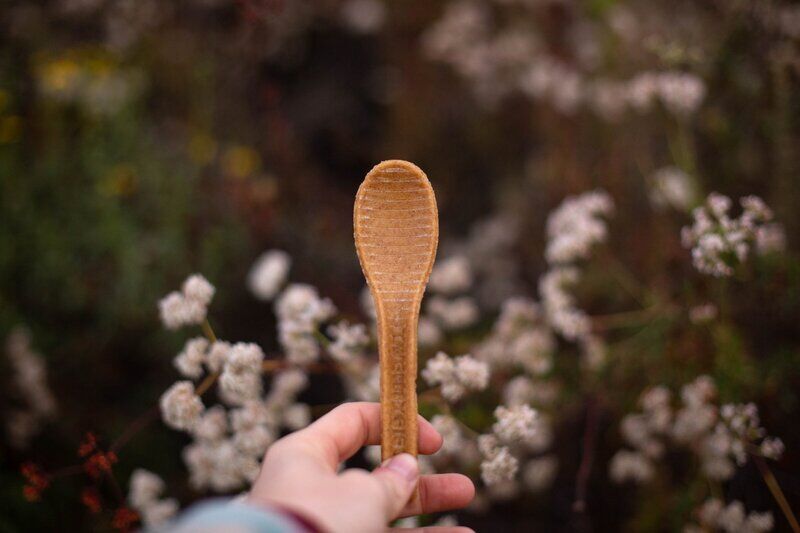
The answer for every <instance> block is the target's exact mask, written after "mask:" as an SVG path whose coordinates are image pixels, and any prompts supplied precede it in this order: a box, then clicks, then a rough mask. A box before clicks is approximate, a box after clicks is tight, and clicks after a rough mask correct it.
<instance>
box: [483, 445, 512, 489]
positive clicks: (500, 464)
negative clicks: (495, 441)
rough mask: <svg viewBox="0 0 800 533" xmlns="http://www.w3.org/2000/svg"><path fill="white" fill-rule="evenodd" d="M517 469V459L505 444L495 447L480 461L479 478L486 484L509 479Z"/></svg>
mask: <svg viewBox="0 0 800 533" xmlns="http://www.w3.org/2000/svg"><path fill="white" fill-rule="evenodd" d="M517 470H519V460H518V459H517V458H516V457H514V456H513V455H511V452H510V451H509V449H508V448H507V447H505V446H502V447H499V448H496V449H495V450H493V453H492V454H491V455H490V456H487V458H486V459H484V460H483V462H481V479H483V482H484V483H486V485H487V486H492V485H497V484H499V483H502V482H504V481H511V480H512V479H514V476H516V474H517Z"/></svg>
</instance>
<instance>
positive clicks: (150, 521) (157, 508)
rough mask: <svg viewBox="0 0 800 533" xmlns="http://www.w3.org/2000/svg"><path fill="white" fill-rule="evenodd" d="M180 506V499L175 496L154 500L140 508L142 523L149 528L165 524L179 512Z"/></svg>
mask: <svg viewBox="0 0 800 533" xmlns="http://www.w3.org/2000/svg"><path fill="white" fill-rule="evenodd" d="M178 507H179V506H178V500H176V499H174V498H168V499H166V500H158V501H155V502H152V503H151V504H150V505H147V506H145V507H143V508H141V509H138V511H139V514H140V515H141V517H142V525H143V526H145V527H147V528H153V527H156V526H160V525H163V524H165V523H166V522H168V521H169V520H170V519H171V518H172V517H174V516H175V515H176V514H177V513H178Z"/></svg>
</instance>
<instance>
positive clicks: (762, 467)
mask: <svg viewBox="0 0 800 533" xmlns="http://www.w3.org/2000/svg"><path fill="white" fill-rule="evenodd" d="M752 457H753V462H754V463H755V464H756V466H757V467H758V470H759V471H760V472H761V477H763V478H764V483H766V484H767V487H768V488H769V491H770V492H771V493H772V496H773V498H775V501H776V502H778V505H779V506H780V508H781V511H783V516H785V517H786V521H787V522H789V525H790V526H791V528H792V531H794V533H800V524H798V523H797V518H796V517H795V516H794V512H792V508H791V506H790V505H789V502H788V501H786V496H785V495H784V494H783V490H781V486H780V485H779V484H778V480H777V479H775V476H774V475H773V474H772V470H770V469H769V466H767V462H766V461H764V459H762V458H761V457H759V456H757V455H753V456H752Z"/></svg>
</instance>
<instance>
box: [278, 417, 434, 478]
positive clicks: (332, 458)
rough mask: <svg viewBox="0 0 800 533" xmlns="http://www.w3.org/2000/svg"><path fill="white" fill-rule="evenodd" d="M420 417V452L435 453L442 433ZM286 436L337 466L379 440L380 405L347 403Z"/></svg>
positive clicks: (329, 463)
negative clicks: (362, 448) (363, 447)
mask: <svg viewBox="0 0 800 533" xmlns="http://www.w3.org/2000/svg"><path fill="white" fill-rule="evenodd" d="M417 420H418V422H419V451H420V453H422V454H425V455H428V454H432V453H436V451H438V450H439V448H441V446H442V436H441V435H439V432H438V431H436V430H435V429H434V427H433V426H432V425H431V424H430V422H428V421H427V420H425V419H424V418H422V417H421V416H418V418H417ZM286 439H287V440H291V441H293V442H295V443H298V444H299V443H302V444H303V447H304V448H305V449H306V450H312V451H315V452H318V454H319V457H320V458H321V459H322V460H323V461H325V463H326V464H327V465H328V466H330V467H331V468H334V469H335V468H336V467H337V466H338V464H339V463H341V462H342V461H344V460H346V459H349V458H350V457H352V456H353V455H354V454H355V453H356V452H357V451H358V450H359V449H361V447H362V446H366V445H373V444H380V440H381V406H380V404H379V403H370V402H350V403H344V404H342V405H340V406H338V407H336V408H335V409H334V410H332V411H331V412H330V413H328V414H326V415H325V416H323V417H322V418H320V419H319V420H317V421H316V422H314V423H313V424H311V425H310V426H308V427H307V428H305V429H302V430H300V431H298V432H296V433H294V434H292V435H290V436H289V437H287V438H286Z"/></svg>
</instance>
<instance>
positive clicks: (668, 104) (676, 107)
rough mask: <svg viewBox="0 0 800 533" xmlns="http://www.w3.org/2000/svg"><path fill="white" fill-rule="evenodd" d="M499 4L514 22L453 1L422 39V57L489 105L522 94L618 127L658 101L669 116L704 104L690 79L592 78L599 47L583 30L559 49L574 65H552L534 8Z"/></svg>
mask: <svg viewBox="0 0 800 533" xmlns="http://www.w3.org/2000/svg"><path fill="white" fill-rule="evenodd" d="M503 4H504V5H502V6H500V7H501V8H505V9H507V10H508V11H509V13H507V15H508V19H509V20H514V21H515V24H513V25H509V27H507V28H506V27H501V26H500V25H499V24H496V23H495V21H496V20H504V17H495V16H493V12H494V11H496V10H497V9H498V7H497V6H491V5H489V2H481V1H477V0H454V1H452V2H450V3H449V4H448V5H447V8H446V9H445V10H444V13H443V14H442V17H441V18H440V19H439V20H438V21H437V22H436V23H435V24H434V25H433V26H432V27H431V28H429V29H428V31H427V32H426V33H425V34H424V36H423V39H422V48H423V51H424V52H425V54H426V55H427V56H428V57H429V58H430V59H432V60H436V61H441V62H443V63H446V64H448V65H449V66H451V67H452V68H453V69H454V70H455V71H456V72H457V73H458V74H459V75H460V76H462V77H463V78H464V79H465V80H467V81H468V82H469V83H470V84H471V87H472V88H473V90H474V92H475V94H476V96H478V97H479V98H480V100H481V101H483V102H485V103H487V104H494V103H495V102H497V101H498V100H500V99H502V98H504V97H506V96H509V95H511V94H513V93H515V92H521V93H522V94H524V95H526V96H528V97H529V98H531V99H533V100H535V101H539V102H545V103H547V104H549V105H551V106H552V107H553V108H554V109H556V110H557V111H559V112H560V113H564V114H569V115H572V114H575V113H576V112H577V111H578V110H579V109H581V108H582V107H583V108H586V109H588V110H590V111H592V112H594V113H595V114H596V115H597V116H598V117H600V118H602V119H604V120H608V121H616V120H619V119H620V118H621V116H622V115H623V113H625V112H631V113H645V112H648V111H650V110H652V109H653V108H654V106H655V104H656V103H657V102H660V103H661V105H662V106H663V108H664V109H666V110H667V111H669V112H670V113H672V114H673V115H675V116H677V117H686V116H688V115H691V114H693V113H694V112H696V110H697V109H698V108H699V107H700V105H701V104H702V102H703V100H704V98H705V95H706V85H705V83H704V82H703V81H702V80H701V79H700V78H699V77H698V76H696V75H695V74H692V73H691V72H684V71H678V70H665V71H649V70H645V71H642V72H639V73H637V74H635V75H633V76H631V77H629V78H628V79H613V78H607V77H603V76H598V75H595V74H594V73H593V72H591V71H592V70H594V68H593V67H594V63H595V60H596V59H595V58H596V54H597V53H598V52H597V51H598V50H599V48H600V47H601V46H602V44H601V41H600V39H599V37H598V36H597V35H596V34H595V32H586V31H584V32H582V33H581V34H580V37H581V39H580V40H576V41H567V42H566V43H564V42H562V43H561V45H562V46H564V45H565V44H566V45H567V46H572V47H573V48H574V49H573V50H572V52H571V53H570V54H569V55H570V56H573V57H574V58H575V59H574V61H572V62H567V61H566V60H564V59H563V56H562V57H559V58H556V57H555V56H554V55H553V54H552V53H550V52H549V51H548V50H547V48H548V47H547V45H546V44H545V43H541V42H539V40H538V39H537V38H536V37H537V36H538V35H540V34H541V32H539V31H538V30H537V26H538V24H539V22H540V21H539V18H540V16H541V11H539V10H536V9H535V7H536V6H535V4H534V3H524V2H505V3H503ZM512 4H519V5H512ZM627 16H628V17H630V16H632V15H631V14H630V13H628V14H627ZM579 20H580V19H579ZM606 22H607V25H608V31H609V32H611V33H613V32H615V31H616V29H617V28H615V25H616V21H615V20H614V19H613V18H609V20H608V21H606ZM635 25H636V23H635V22H634V26H635ZM526 28H527V31H526Z"/></svg>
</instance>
